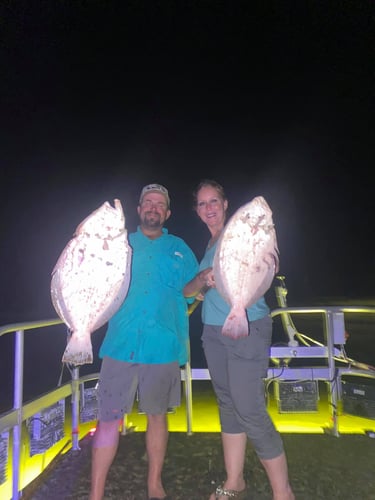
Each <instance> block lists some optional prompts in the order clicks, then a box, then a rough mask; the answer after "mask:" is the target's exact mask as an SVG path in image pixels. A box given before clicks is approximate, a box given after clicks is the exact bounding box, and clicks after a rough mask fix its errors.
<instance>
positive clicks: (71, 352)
mask: <svg viewBox="0 0 375 500" xmlns="http://www.w3.org/2000/svg"><path fill="white" fill-rule="evenodd" d="M92 361H93V357H92V344H91V336H90V334H89V333H86V332H73V334H72V336H71V337H70V339H69V341H68V345H67V346H66V349H65V352H64V354H63V357H62V362H63V363H69V364H72V365H85V364H90V363H92Z"/></svg>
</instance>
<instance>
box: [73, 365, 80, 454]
mask: <svg viewBox="0 0 375 500" xmlns="http://www.w3.org/2000/svg"><path fill="white" fill-rule="evenodd" d="M72 371H73V373H72V449H73V450H80V447H79V400H80V394H79V392H80V387H79V368H78V366H75V367H74V368H73V370H72Z"/></svg>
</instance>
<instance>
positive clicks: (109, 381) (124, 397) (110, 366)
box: [98, 356, 181, 422]
mask: <svg viewBox="0 0 375 500" xmlns="http://www.w3.org/2000/svg"><path fill="white" fill-rule="evenodd" d="M137 391H138V398H139V402H138V406H139V408H140V409H141V410H142V411H144V412H145V413H146V414H150V415H160V414H163V413H167V410H168V408H169V407H171V406H179V405H180V404H181V371H180V367H179V364H178V363H177V362H173V363H164V364H158V365H154V364H140V363H128V362H126V361H118V360H116V359H113V358H109V357H107V356H106V357H104V358H103V361H102V366H101V369H100V376H99V385H98V406H99V414H98V420H101V421H104V422H109V421H112V420H119V419H122V418H123V417H124V415H125V414H129V413H131V411H132V408H133V404H134V400H135V395H136V392H137Z"/></svg>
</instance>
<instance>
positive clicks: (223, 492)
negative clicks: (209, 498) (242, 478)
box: [215, 486, 246, 500]
mask: <svg viewBox="0 0 375 500" xmlns="http://www.w3.org/2000/svg"><path fill="white" fill-rule="evenodd" d="M245 495H246V487H245V488H244V489H243V490H241V491H237V490H227V489H226V488H223V487H222V486H218V487H217V488H216V490H215V497H216V499H218V498H219V497H228V498H237V499H238V500H240V499H242V500H245Z"/></svg>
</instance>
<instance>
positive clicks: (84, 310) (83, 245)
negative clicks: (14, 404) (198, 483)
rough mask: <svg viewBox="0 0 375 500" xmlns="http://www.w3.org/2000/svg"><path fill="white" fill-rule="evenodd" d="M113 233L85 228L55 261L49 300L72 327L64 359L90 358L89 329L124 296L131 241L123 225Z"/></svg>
mask: <svg viewBox="0 0 375 500" xmlns="http://www.w3.org/2000/svg"><path fill="white" fill-rule="evenodd" d="M112 210H113V209H112ZM94 214H95V213H94ZM90 224H91V222H90ZM86 227H87V226H86ZM107 227H108V226H107ZM79 228H80V226H79ZM117 233H118V234H117V236H116V237H114V238H111V237H108V235H107V236H106V237H105V238H104V239H103V238H102V237H100V231H96V233H95V234H89V233H87V232H85V231H84V230H81V231H80V232H78V234H77V235H76V236H75V237H74V238H73V239H71V240H70V241H69V243H68V244H67V246H66V247H65V249H64V250H63V252H62V254H61V255H60V258H59V259H58V261H57V263H56V266H55V268H54V271H53V274H52V280H51V298H52V303H53V305H54V307H55V309H56V312H57V313H58V315H59V317H60V318H61V319H62V320H63V321H64V323H65V324H66V325H67V326H68V328H69V329H70V332H71V338H70V340H69V342H68V345H67V348H66V350H65V353H64V355H63V361H64V362H67V363H72V364H75V365H79V364H85V363H92V346H91V333H92V332H94V331H95V330H97V329H98V328H100V327H101V326H103V325H104V324H105V323H106V322H107V321H108V320H109V319H110V318H111V317H112V316H113V314H114V313H115V312H116V311H117V310H118V308H119V307H120V305H121V303H122V302H123V300H124V299H125V297H126V294H127V291H128V288H129V282H130V263H131V247H130V246H129V244H128V241H127V232H126V230H125V228H123V229H122V231H121V232H118V228H117Z"/></svg>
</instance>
